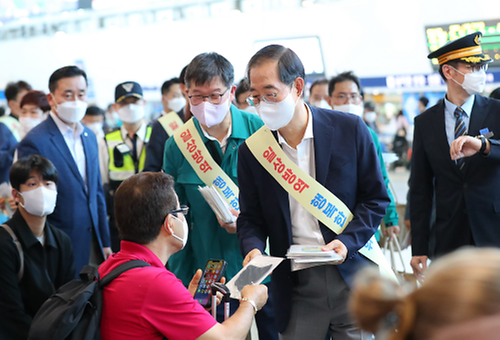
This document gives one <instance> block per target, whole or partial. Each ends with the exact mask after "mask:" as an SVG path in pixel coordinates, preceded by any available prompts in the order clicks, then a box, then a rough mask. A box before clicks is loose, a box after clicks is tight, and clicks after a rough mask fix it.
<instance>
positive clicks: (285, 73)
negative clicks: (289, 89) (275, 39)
mask: <svg viewBox="0 0 500 340" xmlns="http://www.w3.org/2000/svg"><path fill="white" fill-rule="evenodd" d="M269 60H273V61H277V62H278V77H279V79H280V81H281V82H282V83H283V84H287V85H289V84H290V83H292V82H293V81H294V80H295V79H297V78H299V77H300V78H302V79H304V82H305V80H306V72H305V71H304V65H303V64H302V61H300V59H299V57H298V56H297V54H295V52H294V51H292V50H291V49H289V48H287V47H284V46H281V45H268V46H266V47H264V48H262V49H260V50H259V51H258V52H257V53H255V54H254V55H253V57H252V58H251V59H250V61H249V62H248V65H247V79H248V82H250V70H251V69H252V68H253V67H255V66H258V65H261V64H262V63H264V62H266V61H269Z"/></svg>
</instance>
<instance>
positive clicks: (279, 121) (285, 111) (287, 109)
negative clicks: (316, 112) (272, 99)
mask: <svg viewBox="0 0 500 340" xmlns="http://www.w3.org/2000/svg"><path fill="white" fill-rule="evenodd" d="M297 102H298V100H297V101H295V102H294V101H293V97H292V92H291V91H290V93H289V94H288V96H286V98H285V99H283V100H282V101H280V102H276V103H266V102H265V101H263V100H261V101H260V103H259V105H256V106H255V108H256V109H257V113H258V114H259V116H260V118H262V120H263V121H264V124H266V126H267V127H268V128H269V129H271V130H272V131H276V130H278V129H281V128H282V127H285V126H287V125H288V123H290V121H291V120H292V118H293V115H294V114H295V106H296V105H297Z"/></svg>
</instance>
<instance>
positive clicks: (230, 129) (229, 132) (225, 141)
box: [200, 122, 233, 154]
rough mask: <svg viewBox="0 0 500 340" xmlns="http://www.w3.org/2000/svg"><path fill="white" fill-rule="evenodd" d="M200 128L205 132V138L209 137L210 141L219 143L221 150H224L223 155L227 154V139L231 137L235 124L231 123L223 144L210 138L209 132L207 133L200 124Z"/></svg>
mask: <svg viewBox="0 0 500 340" xmlns="http://www.w3.org/2000/svg"><path fill="white" fill-rule="evenodd" d="M200 128H201V131H203V134H204V135H205V137H207V138H208V139H210V140H213V141H215V142H217V143H219V145H220V148H221V149H222V154H225V153H226V148H227V139H228V138H229V136H231V133H232V132H233V124H232V122H230V123H229V129H227V134H226V135H225V136H224V138H222V142H219V140H218V139H217V138H215V137H212V136H210V135H209V134H208V132H207V131H205V129H204V128H203V126H201V124H200Z"/></svg>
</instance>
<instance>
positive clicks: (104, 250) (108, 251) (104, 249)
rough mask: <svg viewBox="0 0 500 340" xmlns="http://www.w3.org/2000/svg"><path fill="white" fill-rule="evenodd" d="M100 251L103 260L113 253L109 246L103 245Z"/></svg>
mask: <svg viewBox="0 0 500 340" xmlns="http://www.w3.org/2000/svg"><path fill="white" fill-rule="evenodd" d="M102 252H103V253H104V260H107V259H108V257H110V256H111V254H113V251H112V250H111V247H104V248H102Z"/></svg>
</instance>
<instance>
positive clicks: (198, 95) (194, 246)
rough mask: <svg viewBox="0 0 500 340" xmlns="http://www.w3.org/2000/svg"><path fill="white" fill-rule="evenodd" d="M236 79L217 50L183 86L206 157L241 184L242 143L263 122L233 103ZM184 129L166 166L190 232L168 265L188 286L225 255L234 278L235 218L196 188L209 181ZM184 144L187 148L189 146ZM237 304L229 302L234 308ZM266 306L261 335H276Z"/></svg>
mask: <svg viewBox="0 0 500 340" xmlns="http://www.w3.org/2000/svg"><path fill="white" fill-rule="evenodd" d="M233 82H234V69H233V66H232V65H231V63H230V62H229V61H228V60H227V59H226V58H224V57H223V56H221V55H219V54H217V53H215V52H211V53H202V54H200V55H198V56H196V57H195V58H194V59H193V60H192V61H191V63H190V64H189V65H188V68H187V71H186V77H185V85H186V87H187V94H188V98H189V104H190V110H191V113H192V114H193V118H192V123H193V124H194V126H193V128H192V129H190V130H189V133H190V134H191V135H198V140H199V144H203V145H204V147H205V148H206V150H207V151H208V153H209V154H207V156H211V158H213V164H214V166H213V168H219V169H220V170H217V171H220V172H221V173H222V174H223V175H224V174H225V175H227V180H228V181H232V182H233V183H234V184H235V185H236V186H237V185H238V178H237V174H236V173H237V169H236V168H237V162H238V147H239V146H240V145H241V144H242V143H243V142H245V140H246V139H247V138H248V137H250V136H251V135H252V134H253V133H254V132H255V131H257V130H258V129H259V128H260V127H261V126H262V125H263V122H262V120H261V119H260V118H259V117H258V116H257V115H255V114H251V113H248V112H245V111H241V110H239V109H238V108H237V107H236V106H234V105H232V104H231V102H232V100H233V99H234V94H235V91H236V86H235V85H234V84H233ZM190 124H191V121H188V122H186V125H185V126H188V125H190ZM183 130H184V128H182V129H180V130H178V131H177V132H176V133H175V134H174V136H173V137H174V138H169V139H168V140H167V142H166V143H165V152H164V161H163V169H164V170H165V172H166V173H167V174H169V175H171V176H173V177H174V180H175V190H176V192H177V195H178V196H179V203H180V204H181V205H187V206H189V207H190V210H189V214H188V215H187V216H186V217H187V221H188V225H189V228H190V231H189V235H190V236H189V239H188V241H187V244H186V246H185V248H184V249H183V250H181V251H179V252H178V253H176V254H174V255H172V256H171V257H170V259H169V261H168V265H169V269H170V270H171V271H172V272H173V273H174V274H175V275H176V276H177V277H178V278H179V279H181V280H182V282H183V283H184V285H186V286H187V285H188V284H189V282H190V280H191V278H192V277H193V274H194V273H195V272H196V270H197V269H198V268H202V269H203V268H204V267H205V264H206V262H207V260H209V259H223V260H225V261H226V262H227V269H226V272H225V277H226V279H227V280H230V279H231V278H232V277H233V276H234V275H235V274H236V273H237V272H238V271H239V270H240V269H241V268H242V262H243V257H242V256H241V252H240V248H239V246H238V239H237V237H236V223H230V224H226V223H222V222H221V223H219V221H218V220H217V217H216V215H215V214H214V213H213V212H212V209H211V208H210V206H209V205H208V203H207V202H206V201H205V199H204V198H203V196H202V195H201V193H200V192H199V190H198V187H199V186H201V187H203V186H205V185H206V183H204V182H203V181H202V180H201V179H200V177H199V176H198V173H199V171H200V167H199V166H196V167H195V168H193V166H192V165H191V163H190V160H189V159H187V158H185V157H184V155H183V152H182V151H181V149H180V148H179V145H178V144H177V143H179V140H180V141H181V142H182V140H183V139H182V138H177V137H178V134H180V136H183V134H182V133H181V132H183ZM193 138H194V137H193ZM189 142H190V143H191V141H189ZM197 145H198V144H197ZM199 146H200V145H198V150H199V149H200V148H199ZM180 147H182V148H185V145H180ZM194 156H195V155H194V154H193V157H194ZM188 157H191V156H188ZM217 165H218V166H217ZM204 169H206V167H205V168H204ZM200 175H201V173H200ZM237 196H238V195H237V194H236V195H235V196H233V199H235V198H237ZM235 202H236V203H235V205H234V206H237V205H238V204H237V199H236V200H235ZM236 215H237V213H236ZM235 301H236V300H233V301H232V302H235ZM235 307H237V306H231V310H235V309H236V308H235ZM266 307H267V310H266ZM266 307H264V309H263V310H262V311H260V312H259V313H257V315H256V321H257V327H258V329H259V338H260V339H261V340H265V339H276V340H277V339H278V333H277V331H276V329H275V327H274V320H273V318H274V315H273V312H272V308H271V310H270V309H269V308H270V303H269V302H268V305H266Z"/></svg>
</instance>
